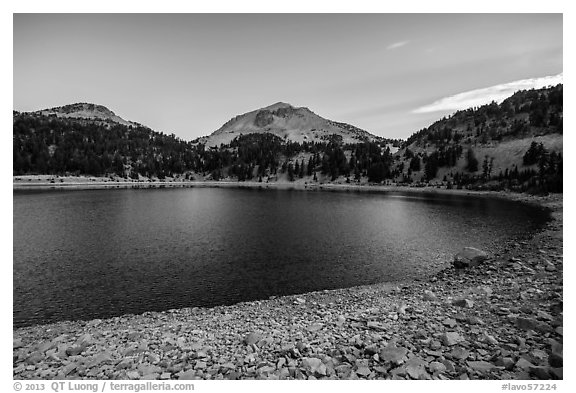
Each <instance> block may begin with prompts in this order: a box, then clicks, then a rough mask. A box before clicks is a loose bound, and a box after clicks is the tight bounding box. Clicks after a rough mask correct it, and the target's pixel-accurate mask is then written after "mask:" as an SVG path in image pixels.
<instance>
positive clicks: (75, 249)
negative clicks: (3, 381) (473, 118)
mask: <svg viewBox="0 0 576 393" xmlns="http://www.w3.org/2000/svg"><path fill="white" fill-rule="evenodd" d="M546 219H547V213H545V212H544V211H541V210H538V209H535V208H531V207H528V206H525V205H521V204H518V203H512V202H507V201H502V200H496V199H486V198H472V197H463V196H453V195H442V196H438V195H437V196H430V195H428V196H425V195H414V194H411V195H407V194H401V193H390V194H382V193H374V194H372V193H337V192H302V191H286V190H255V189H226V188H189V189H160V190H158V189H143V190H131V189H129V190H89V191H42V192H31V191H26V192H14V223H13V224H14V227H13V231H14V261H13V266H14V276H13V280H14V303H13V306H14V326H16V327H18V326H26V325H32V324H38V323H46V322H54V321H60V320H74V319H92V318H105V317H111V316H117V315H121V314H126V313H141V312H144V311H152V310H155V311H159V310H166V309H171V308H179V307H191V306H215V305H222V304H232V303H236V302H240V301H247V300H254V299H264V298H268V297H269V296H271V295H283V294H296V293H303V292H308V291H312V290H320V289H330V288H342V287H349V286H354V285H361V284H371V283H376V282H382V281H393V280H399V279H405V278H409V277H414V276H418V275H423V274H426V273H429V272H431V271H434V270H437V269H439V268H440V267H442V266H443V264H445V263H446V262H448V261H449V260H450V259H451V256H452V255H453V254H454V253H455V252H456V251H458V250H459V249H460V248H461V247H463V246H474V247H478V248H483V249H488V250H489V249H490V247H491V246H492V245H493V244H495V243H499V242H503V241H505V240H506V239H509V238H512V237H515V236H517V235H521V234H525V233H527V232H528V231H531V230H533V229H535V228H537V227H539V226H541V225H542V224H543V223H544V222H545V221H546Z"/></svg>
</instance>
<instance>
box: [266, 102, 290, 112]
mask: <svg viewBox="0 0 576 393" xmlns="http://www.w3.org/2000/svg"><path fill="white" fill-rule="evenodd" d="M280 108H294V107H293V106H292V105H290V104H288V103H286V102H281V101H279V102H277V103H275V104H272V105H270V106H267V107H265V108H262V109H263V110H269V111H275V110H277V109H280Z"/></svg>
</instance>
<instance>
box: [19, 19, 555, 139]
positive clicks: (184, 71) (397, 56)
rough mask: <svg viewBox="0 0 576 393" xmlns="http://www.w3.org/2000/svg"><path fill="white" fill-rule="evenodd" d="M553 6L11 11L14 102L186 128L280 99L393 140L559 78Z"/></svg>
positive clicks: (206, 126) (196, 132)
mask: <svg viewBox="0 0 576 393" xmlns="http://www.w3.org/2000/svg"><path fill="white" fill-rule="evenodd" d="M562 23H563V19H562V15H561V14H14V17H13V29H14V30H13V106H14V109H15V110H18V111H34V110H39V109H44V108H51V107H55V106H61V105H66V104H71V103H75V102H91V103H96V104H100V105H104V106H106V107H108V108H109V109H111V110H112V111H114V112H115V113H116V114H117V115H119V116H121V117H123V118H124V119H126V120H131V121H136V122H138V123H142V124H144V125H146V126H148V127H150V128H152V129H154V130H157V131H162V132H165V133H168V134H170V133H174V134H176V135H177V136H178V137H180V138H183V139H185V140H192V139H195V138H197V137H199V136H203V135H208V134H210V133H212V132H213V131H215V130H217V129H218V128H219V127H220V126H222V124H224V123H225V122H226V121H228V120H229V119H230V118H232V117H234V116H236V115H238V114H242V113H246V112H249V111H252V110H255V109H258V108H262V107H265V106H268V105H271V104H273V103H275V102H278V101H282V102H288V103H290V104H292V105H294V106H298V107H299V106H304V107H308V108H309V109H310V110H312V111H313V112H315V113H317V114H318V115H320V116H322V117H325V118H328V119H331V120H335V121H339V122H346V123H350V124H353V125H355V126H357V127H360V128H362V129H365V130H367V131H369V132H371V133H373V134H376V135H379V136H383V137H388V138H403V139H405V138H407V137H408V136H410V135H411V134H412V133H414V132H416V131H418V130H420V129H421V128H424V127H427V126H428V125H430V124H431V123H432V122H434V121H435V120H437V119H440V118H442V117H443V116H446V115H449V114H450V113H453V112H454V111H455V110H458V109H465V108H467V107H469V106H477V105H482V104H483V103H488V102H490V101H491V100H492V99H494V100H497V101H500V100H502V99H503V98H505V97H506V96H508V95H511V94H512V93H513V92H514V91H515V90H518V89H526V88H532V87H541V86H545V85H552V84H556V83H559V82H562V72H563V47H562V27H563V26H562Z"/></svg>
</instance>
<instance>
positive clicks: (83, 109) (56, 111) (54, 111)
mask: <svg viewBox="0 0 576 393" xmlns="http://www.w3.org/2000/svg"><path fill="white" fill-rule="evenodd" d="M30 113H33V114H38V115H42V116H55V117H60V118H68V119H79V120H95V121H104V122H111V123H117V124H123V125H126V126H130V125H138V123H135V122H132V121H128V120H124V119H123V118H121V117H120V116H118V115H116V114H115V113H114V112H113V111H111V110H110V109H108V108H107V107H105V106H104V105H99V104H93V103H88V102H77V103H74V104H67V105H62V106H56V107H53V108H47V109H40V110H38V111H33V112H30Z"/></svg>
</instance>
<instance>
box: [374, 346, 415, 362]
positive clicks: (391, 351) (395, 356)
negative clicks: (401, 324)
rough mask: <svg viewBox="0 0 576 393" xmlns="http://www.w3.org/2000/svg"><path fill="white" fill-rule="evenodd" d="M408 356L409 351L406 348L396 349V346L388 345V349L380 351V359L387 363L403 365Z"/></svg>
mask: <svg viewBox="0 0 576 393" xmlns="http://www.w3.org/2000/svg"><path fill="white" fill-rule="evenodd" d="M407 354H408V350H407V349H406V348H402V347H396V346H395V345H388V346H386V348H384V349H382V350H381V351H380V353H379V356H380V359H382V360H383V361H385V362H391V363H394V364H401V363H402V361H403V359H404V357H405V356H406V355H407Z"/></svg>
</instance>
